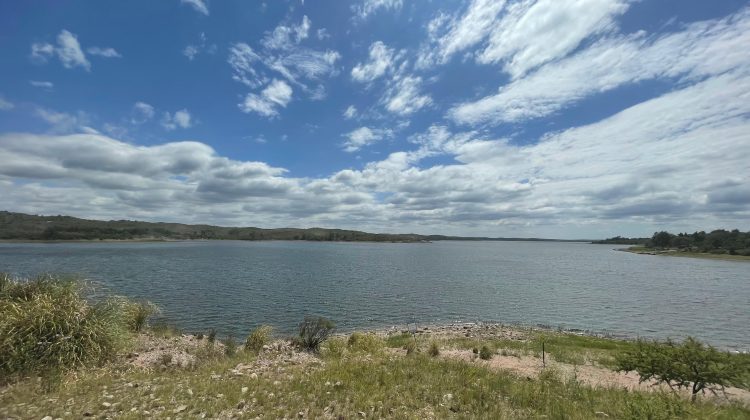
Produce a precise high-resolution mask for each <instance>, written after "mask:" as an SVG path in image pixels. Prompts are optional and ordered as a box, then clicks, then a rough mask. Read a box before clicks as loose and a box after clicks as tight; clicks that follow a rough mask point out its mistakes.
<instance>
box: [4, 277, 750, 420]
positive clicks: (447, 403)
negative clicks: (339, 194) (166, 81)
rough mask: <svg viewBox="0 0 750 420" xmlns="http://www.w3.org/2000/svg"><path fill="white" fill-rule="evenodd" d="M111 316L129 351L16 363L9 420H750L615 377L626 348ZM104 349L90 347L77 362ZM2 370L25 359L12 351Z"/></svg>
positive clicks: (88, 304) (512, 331)
mask: <svg viewBox="0 0 750 420" xmlns="http://www.w3.org/2000/svg"><path fill="white" fill-rule="evenodd" d="M56 287H57V286H56V285H55V284H54V283H52V284H47V283H42V286H41V287H37V286H35V283H34V282H32V283H30V284H24V285H19V284H15V285H13V286H12V287H11V288H10V289H8V288H7V285H6V287H4V288H2V287H0V301H2V302H3V304H4V305H5V306H2V307H0V312H1V311H7V310H8V308H9V307H10V306H8V305H7V303H8V302H15V303H18V302H29V301H33V300H34V299H42V298H43V297H45V296H47V295H49V294H50V293H52V292H51V290H52V291H54V290H57V289H56ZM66 287H71V286H69V285H67V286H66ZM2 290H5V292H2ZM8 290H12V291H13V292H12V293H10V292H8ZM18 290H23V291H25V292H24V293H18ZM70 290H78V289H75V288H74V289H70ZM55 296H56V297H58V298H65V299H72V298H73V297H76V296H77V295H75V294H74V295H66V294H57V295H55ZM78 297H80V296H78ZM100 302H111V300H109V299H107V300H102V301H100ZM78 303H79V304H80V305H81V308H79V309H78V310H77V312H76V313H80V314H83V315H85V314H92V313H95V310H94V309H93V308H96V307H97V305H99V304H100V303H99V302H93V301H88V300H85V301H84V302H78ZM23 305H25V304H20V306H17V307H18V308H23V307H25V306H23ZM57 306H59V307H65V306H64V305H57ZM87 308H88V309H87ZM114 308H125V309H126V310H125V311H120V310H117V311H115V313H116V314H118V316H112V315H111V313H110V315H108V316H107V318H102V319H106V320H108V321H107V322H113V323H112V324H109V325H110V327H112V328H116V331H117V336H118V337H120V339H121V340H119V341H117V343H118V344H117V345H114V344H113V346H112V347H107V352H106V357H98V354H99V353H91V355H92V357H91V358H82V359H81V361H80V363H75V364H68V363H63V364H62V365H59V364H58V362H59V361H65V360H67V359H65V357H67V356H66V355H68V353H61V354H62V355H63V356H65V357H63V356H60V357H59V358H58V359H45V361H44V364H45V365H46V366H47V367H51V366H55V367H57V368H58V369H55V370H54V372H55V374H54V375H51V374H50V372H51V370H50V369H39V367H40V364H29V365H20V364H16V365H14V366H15V368H14V369H15V371H14V374H13V377H12V378H9V377H7V376H6V377H5V378H4V379H6V381H5V382H6V383H5V385H2V386H0V418H21V419H26V418H29V419H32V418H33V419H40V418H44V417H46V416H51V418H81V417H96V418H125V419H131V418H132V419H140V418H167V417H170V418H196V417H198V418H200V417H206V418H255V417H260V418H342V417H343V418H493V419H498V418H499V419H503V418H508V419H516V418H541V417H547V418H576V419H578V418H584V419H585V418H604V417H610V418H632V419H641V418H652V419H672V418H696V419H698V418H700V419H703V418H713V419H740V418H750V405H749V404H750V392H747V391H745V390H742V389H729V390H728V391H729V394H728V395H729V398H724V397H723V396H719V397H713V396H706V397H701V398H699V399H698V400H697V401H695V402H691V401H690V400H689V396H688V395H686V394H685V393H679V392H678V393H672V392H669V391H668V390H667V389H665V388H663V387H658V386H652V384H650V383H648V382H647V383H644V384H640V383H639V381H638V378H637V376H634V375H633V374H624V373H617V372H614V371H613V370H612V369H611V368H612V367H613V366H614V364H615V358H616V357H617V355H618V354H621V353H622V352H625V351H628V350H633V349H634V348H635V346H636V345H637V344H636V343H634V342H629V341H620V340H611V339H606V338H598V337H588V336H580V335H575V334H570V333H562V332H560V333H558V332H553V331H546V330H545V331H541V330H534V329H522V328H511V327H505V326H502V325H456V326H443V327H429V328H422V329H420V330H419V332H417V333H414V334H412V333H410V332H402V331H398V330H393V331H388V332H385V331H380V332H375V333H361V332H355V333H352V334H347V335H334V336H331V337H327V332H328V331H329V330H328V328H329V327H330V326H331V325H330V323H328V322H321V321H320V319H315V318H311V319H310V320H309V321H307V320H306V321H305V323H303V324H305V325H306V326H307V327H309V328H306V329H304V331H305V334H306V335H305V336H304V337H300V338H298V339H295V340H294V341H290V340H288V339H283V338H279V337H276V338H275V339H274V338H272V336H271V331H270V330H269V329H268V328H259V329H256V330H255V331H254V332H253V333H252V334H250V335H249V336H248V339H247V340H244V338H242V339H238V340H239V341H238V340H235V339H231V338H228V337H216V335H215V333H214V332H213V331H208V332H207V333H202V334H196V335H185V334H181V333H180V332H179V331H178V330H177V329H175V328H173V327H168V326H165V325H155V326H151V327H146V326H145V322H146V318H147V314H148V313H150V312H149V310H150V309H149V308H150V307H149V306H147V305H138V306H132V305H125V304H118V305H116V306H114ZM135 308H141V309H140V310H135ZM40 313H45V312H40ZM62 313H67V311H62ZM0 315H6V313H0ZM32 315H33V314H32ZM90 316H93V315H90ZM144 316H145V318H144ZM39 318H40V319H51V318H49V317H48V316H46V315H45V316H41V317H39ZM64 319H67V318H64ZM123 321H124V322H123ZM34 325H41V324H34ZM51 325H57V326H60V325H68V326H67V327H66V328H68V330H67V331H63V330H61V329H60V328H62V327H54V328H51V331H60V332H57V333H55V334H60V335H55V334H52V335H51V336H49V337H48V344H47V345H45V346H43V348H44V349H48V348H50V347H55V346H56V345H57V344H58V343H60V342H67V341H68V339H61V338H60V337H61V336H62V337H68V336H71V337H72V336H77V333H78V332H80V331H82V330H81V325H78V324H75V323H71V324H62V323H60V322H59V321H56V322H53V323H51ZM87 325H88V324H85V323H84V324H83V326H84V327H85V326H87ZM97 325H98V324H97ZM4 328H5V327H4ZM323 328H325V329H326V330H325V331H323V330H322V329H323ZM6 329H7V328H6ZM139 330H140V331H139ZM301 330H302V329H301ZM4 331H5V330H4ZM84 331H88V330H84ZM308 333H309V334H308ZM45 334H46V333H45ZM7 336H8V335H7V334H6V335H4V337H7ZM99 338H100V339H103V340H105V341H104V342H108V341H106V340H107V339H108V336H102V337H99ZM20 342H25V341H23V340H22V341H20ZM96 342H98V341H96V340H94V343H96ZM319 342H322V344H321V345H320V347H317V345H318V343H319ZM12 343H13V342H12V341H5V342H4V345H5V346H6V347H7V348H11V347H8V346H11V345H12ZM305 347H307V348H309V349H313V351H304V350H303V348H305ZM97 348H98V347H97V345H92V342H88V341H86V342H81V343H80V344H79V345H78V347H76V349H77V350H76V351H77V353H76V352H74V353H75V354H89V352H90V351H92V350H95V349H97ZM316 348H317V351H315V349H316ZM542 349H544V353H542ZM45 354H46V353H45ZM55 354H58V353H55ZM68 356H69V355H68ZM93 356H97V357H93ZM743 357H746V356H745V355H736V356H732V358H743ZM0 358H2V361H3V362H8V361H12V360H16V358H20V359H19V360H27V359H29V357H27V356H24V355H21V354H20V353H19V354H16V355H15V356H13V357H9V354H8V353H5V352H3V353H0ZM748 379H750V377H748Z"/></svg>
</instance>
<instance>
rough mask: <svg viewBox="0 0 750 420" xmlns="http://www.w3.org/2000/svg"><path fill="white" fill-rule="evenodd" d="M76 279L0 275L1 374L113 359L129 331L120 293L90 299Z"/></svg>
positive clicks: (37, 371) (70, 367)
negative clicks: (21, 277)
mask: <svg viewBox="0 0 750 420" xmlns="http://www.w3.org/2000/svg"><path fill="white" fill-rule="evenodd" d="M83 291H84V290H83V284H82V283H81V282H78V281H75V280H66V279H59V278H56V277H53V276H46V275H45V276H40V277H37V278H35V279H32V280H28V281H24V280H20V279H13V278H11V277H10V276H8V275H0V377H3V378H6V379H7V378H8V377H9V376H11V375H13V374H27V373H48V374H49V373H52V372H56V371H64V370H69V369H73V368H77V367H81V366H90V365H96V364H100V363H102V362H104V361H107V360H109V359H112V358H113V357H114V356H115V355H116V354H117V352H118V350H119V349H120V348H121V346H122V345H123V344H124V343H125V340H126V337H127V325H126V324H127V322H126V320H127V319H128V318H127V316H126V314H124V313H123V305H122V302H123V300H122V299H108V300H105V301H102V302H98V303H91V302H89V301H87V300H86V299H85V298H84V297H83Z"/></svg>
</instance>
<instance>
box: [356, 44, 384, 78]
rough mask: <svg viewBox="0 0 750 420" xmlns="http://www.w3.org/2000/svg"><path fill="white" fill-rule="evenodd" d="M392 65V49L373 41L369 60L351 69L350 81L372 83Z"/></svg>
mask: <svg viewBox="0 0 750 420" xmlns="http://www.w3.org/2000/svg"><path fill="white" fill-rule="evenodd" d="M393 64H394V53H393V49H392V48H388V47H387V46H386V45H385V44H384V43H383V42H381V41H375V42H373V43H372V45H370V52H369V60H368V61H367V62H365V63H357V65H356V66H354V68H352V79H354V80H356V81H358V82H365V83H369V82H372V81H373V80H375V79H377V78H378V77H380V76H382V75H384V74H385V72H386V71H387V70H388V69H389V68H390V67H391V66H392V65H393Z"/></svg>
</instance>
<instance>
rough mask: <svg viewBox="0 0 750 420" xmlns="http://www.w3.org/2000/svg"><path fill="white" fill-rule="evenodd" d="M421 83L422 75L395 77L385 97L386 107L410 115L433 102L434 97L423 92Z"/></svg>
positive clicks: (394, 111)
mask: <svg viewBox="0 0 750 420" xmlns="http://www.w3.org/2000/svg"><path fill="white" fill-rule="evenodd" d="M421 85H422V78H421V77H415V76H404V77H400V78H397V79H395V80H394V82H393V83H392V85H391V86H390V87H389V88H388V90H387V92H386V95H385V97H384V99H383V100H384V102H385V107H386V109H387V110H388V111H390V112H393V113H396V114H400V115H408V114H412V113H414V112H416V111H419V110H420V109H422V108H424V107H426V106H429V105H430V104H432V98H431V97H430V96H429V95H425V94H422V93H421V91H420V88H421Z"/></svg>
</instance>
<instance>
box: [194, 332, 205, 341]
mask: <svg viewBox="0 0 750 420" xmlns="http://www.w3.org/2000/svg"><path fill="white" fill-rule="evenodd" d="M195 338H196V340H203V333H202V332H199V333H198V334H196V335H195Z"/></svg>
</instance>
